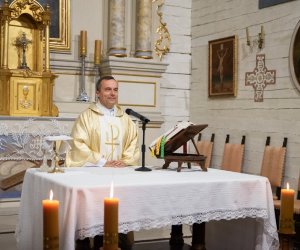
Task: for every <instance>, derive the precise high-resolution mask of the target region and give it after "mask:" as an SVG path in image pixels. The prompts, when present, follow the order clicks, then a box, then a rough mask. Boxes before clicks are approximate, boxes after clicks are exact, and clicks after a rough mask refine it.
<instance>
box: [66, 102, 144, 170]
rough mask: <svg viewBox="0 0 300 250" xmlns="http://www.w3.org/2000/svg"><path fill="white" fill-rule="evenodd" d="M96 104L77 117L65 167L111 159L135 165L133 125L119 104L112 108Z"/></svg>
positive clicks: (137, 150) (137, 147) (136, 150)
mask: <svg viewBox="0 0 300 250" xmlns="http://www.w3.org/2000/svg"><path fill="white" fill-rule="evenodd" d="M99 105H100V104H97V105H96V104H91V105H90V106H89V108H88V109H87V110H85V111H84V112H82V113H81V114H80V115H79V117H78V118H77V120H76V122H75V124H74V126H73V129H72V133H71V136H72V137H73V142H72V149H71V150H70V152H69V153H68V154H67V156H66V166H68V167H81V166H87V165H93V166H102V165H103V164H104V163H103V161H104V162H105V161H106V160H112V159H113V160H121V161H123V162H124V163H125V164H126V165H135V166H136V165H138V164H139V156H140V149H139V145H138V128H137V126H136V124H134V122H133V121H132V120H131V118H130V117H129V116H128V115H127V114H126V113H124V111H123V110H122V109H121V108H120V107H119V106H118V105H115V107H114V110H113V111H112V110H109V109H106V108H102V107H101V105H100V107H99ZM100 162H102V164H100Z"/></svg>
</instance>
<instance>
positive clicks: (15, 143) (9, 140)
mask: <svg viewBox="0 0 300 250" xmlns="http://www.w3.org/2000/svg"><path fill="white" fill-rule="evenodd" d="M12 119H13V118H11V117H9V120H6V121H4V120H3V119H1V120H0V160H3V161H7V160H43V158H44V155H45V152H49V149H50V144H49V143H46V142H45V140H44V137H45V136H50V135H70V132H71V129H70V125H67V124H66V123H64V122H63V121H59V120H58V119H55V118H43V119H41V118H39V119H38V118H29V119H28V118H26V120H24V119H22V118H19V119H20V120H18V121H17V120H12ZM15 119H16V118H15ZM65 120H67V119H65ZM72 120H73V119H72ZM70 124H71V125H72V124H73V121H71V123H70ZM46 156H47V158H48V159H51V154H46Z"/></svg>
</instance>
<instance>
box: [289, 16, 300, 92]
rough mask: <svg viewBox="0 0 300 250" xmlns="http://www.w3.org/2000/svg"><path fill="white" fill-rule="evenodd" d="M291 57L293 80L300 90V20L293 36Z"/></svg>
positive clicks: (290, 66)
mask: <svg viewBox="0 0 300 250" xmlns="http://www.w3.org/2000/svg"><path fill="white" fill-rule="evenodd" d="M289 57H290V58H289V64H290V65H289V68H290V73H291V77H292V82H293V84H294V86H295V87H296V88H297V89H298V91H299V92H300V21H299V22H298V23H297V25H296V28H295V30H294V33H293V36H292V40H291V45H290V55H289Z"/></svg>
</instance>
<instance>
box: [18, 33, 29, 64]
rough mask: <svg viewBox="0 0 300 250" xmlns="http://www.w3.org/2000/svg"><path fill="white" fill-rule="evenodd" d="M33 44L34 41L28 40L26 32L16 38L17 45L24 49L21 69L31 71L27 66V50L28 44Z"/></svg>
mask: <svg viewBox="0 0 300 250" xmlns="http://www.w3.org/2000/svg"><path fill="white" fill-rule="evenodd" d="M31 43H32V41H31V40H29V39H27V38H26V34H25V32H23V33H22V35H21V36H20V37H17V38H16V43H15V45H16V46H17V47H20V48H21V49H22V63H21V65H20V66H19V69H29V67H28V66H27V62H26V54H25V52H26V49H27V48H28V44H31Z"/></svg>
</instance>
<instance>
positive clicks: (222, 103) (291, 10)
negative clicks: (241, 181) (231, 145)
mask: <svg viewBox="0 0 300 250" xmlns="http://www.w3.org/2000/svg"><path fill="white" fill-rule="evenodd" d="M299 9H300V1H292V2H288V3H285V4H280V5H276V6H272V7H269V8H265V9H258V1H248V0H232V1H221V0H211V1H200V0H193V1H192V82H191V99H190V101H191V109H190V112H191V113H190V115H191V120H192V121H194V122H197V123H207V124H209V127H208V128H207V129H205V132H204V138H205V137H206V138H209V137H210V134H211V133H215V134H216V138H215V139H216V140H215V147H214V151H213V157H212V165H213V166H220V164H221V159H222V155H223V146H224V141H225V136H226V134H230V135H231V142H236V143H238V142H240V140H241V137H242V135H246V146H245V149H246V152H245V161H244V168H243V171H244V172H249V173H254V174H259V173H260V164H261V160H262V155H263V149H264V145H265V141H266V137H267V136H271V145H277V146H280V145H282V142H283V138H284V137H288V146H287V159H286V170H285V181H292V185H293V187H294V188H296V184H297V182H298V176H299V167H300V129H299V128H300V109H299V107H300V106H299V104H300V95H299V92H298V91H297V90H296V89H295V87H294V85H293V83H292V82H291V81H292V80H291V77H290V72H289V64H288V61H289V47H290V42H291V37H292V34H293V31H294V28H295V26H296V25H297V23H298V22H299V20H300V12H299V11H298V10H299ZM261 25H263V26H264V31H265V45H264V47H263V49H262V50H261V51H259V50H257V49H253V50H251V49H250V48H249V47H248V46H246V27H249V33H250V36H257V34H258V32H260V27H261ZM232 35H236V36H237V37H238V80H237V82H238V91H237V96H236V97H225V98H208V41H211V40H214V39H218V38H223V37H227V36H232ZM258 53H261V54H265V56H266V67H267V68H268V69H269V70H273V69H275V70H276V84H275V85H268V86H267V87H266V88H265V91H264V101H263V102H254V90H253V88H252V87H250V86H245V72H251V71H253V69H254V68H255V66H256V63H255V60H256V54H258Z"/></svg>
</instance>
